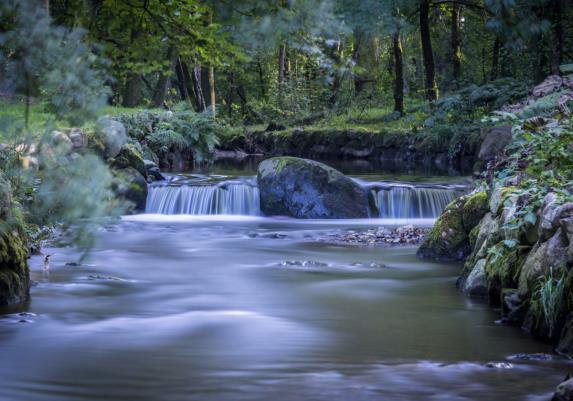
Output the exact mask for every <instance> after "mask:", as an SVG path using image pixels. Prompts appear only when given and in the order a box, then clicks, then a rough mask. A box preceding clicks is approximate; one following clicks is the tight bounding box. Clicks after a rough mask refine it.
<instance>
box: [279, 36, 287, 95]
mask: <svg viewBox="0 0 573 401" xmlns="http://www.w3.org/2000/svg"><path fill="white" fill-rule="evenodd" d="M286 50H287V49H286V43H283V44H282V45H281V46H280V49H279V64H278V103H279V106H282V103H283V97H284V86H285V76H286V75H285V74H286Z"/></svg>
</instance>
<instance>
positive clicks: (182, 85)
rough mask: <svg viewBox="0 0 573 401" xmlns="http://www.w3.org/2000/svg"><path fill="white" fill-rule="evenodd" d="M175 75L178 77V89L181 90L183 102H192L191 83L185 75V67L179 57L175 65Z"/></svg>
mask: <svg viewBox="0 0 573 401" xmlns="http://www.w3.org/2000/svg"><path fill="white" fill-rule="evenodd" d="M175 75H177V87H178V88H179V95H180V96H181V100H187V101H190V100H191V93H190V92H189V82H188V80H187V76H186V75H185V69H184V67H183V62H182V61H181V59H180V58H179V57H178V58H177V62H176V63H175Z"/></svg>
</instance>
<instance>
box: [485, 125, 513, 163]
mask: <svg viewBox="0 0 573 401" xmlns="http://www.w3.org/2000/svg"><path fill="white" fill-rule="evenodd" d="M511 139H512V135H511V126H510V125H507V126H499V127H492V128H489V129H488V130H487V131H485V133H484V134H483V140H482V143H481V147H480V150H479V153H478V157H479V158H480V160H483V161H489V160H492V159H493V158H495V156H497V155H498V154H499V153H501V152H502V151H503V150H504V149H505V147H506V146H507V145H509V143H510V142H511Z"/></svg>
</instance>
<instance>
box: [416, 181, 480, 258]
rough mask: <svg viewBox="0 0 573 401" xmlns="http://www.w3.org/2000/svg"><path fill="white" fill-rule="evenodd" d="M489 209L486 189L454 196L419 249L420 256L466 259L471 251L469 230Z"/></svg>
mask: <svg viewBox="0 0 573 401" xmlns="http://www.w3.org/2000/svg"><path fill="white" fill-rule="evenodd" d="M487 211H488V208H487V194H486V193H485V192H475V193H472V194H469V195H466V196H463V197H461V198H458V199H455V200H454V201H453V202H451V203H450V204H449V205H448V206H447V207H446V209H445V210H444V212H443V213H442V215H441V216H440V217H439V218H438V220H437V221H436V223H435V224H434V227H433V228H432V230H431V231H430V233H429V234H428V237H427V238H426V241H424V243H423V244H422V245H421V246H420V248H419V249H418V252H417V255H418V257H419V258H424V259H435V260H439V261H462V260H464V259H466V257H467V256H468V255H469V254H470V252H471V248H470V232H471V231H472V230H473V229H474V227H476V226H477V224H478V223H479V222H480V220H481V219H482V218H483V216H484V215H485V214H486V213H487ZM476 240H477V238H476Z"/></svg>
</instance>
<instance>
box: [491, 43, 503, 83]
mask: <svg viewBox="0 0 573 401" xmlns="http://www.w3.org/2000/svg"><path fill="white" fill-rule="evenodd" d="M500 51H501V40H500V39H499V38H498V37H496V38H495V42H493V54H492V57H491V73H490V75H489V77H490V79H491V80H492V81H494V80H496V79H497V76H498V74H499V53H500Z"/></svg>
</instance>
